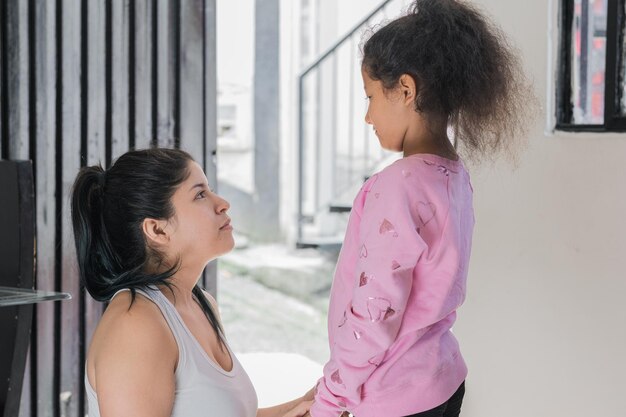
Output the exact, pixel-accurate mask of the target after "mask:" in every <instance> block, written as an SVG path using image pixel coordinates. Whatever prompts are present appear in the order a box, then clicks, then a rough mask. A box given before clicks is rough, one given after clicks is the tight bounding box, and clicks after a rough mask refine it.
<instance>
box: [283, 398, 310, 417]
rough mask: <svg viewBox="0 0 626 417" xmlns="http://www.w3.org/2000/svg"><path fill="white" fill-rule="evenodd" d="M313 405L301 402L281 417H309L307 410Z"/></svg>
mask: <svg viewBox="0 0 626 417" xmlns="http://www.w3.org/2000/svg"><path fill="white" fill-rule="evenodd" d="M311 405H313V401H302V402H301V403H299V404H298V405H296V406H295V407H294V408H292V409H291V410H289V411H288V412H286V413H285V414H283V417H304V416H310V414H309V409H310V408H311Z"/></svg>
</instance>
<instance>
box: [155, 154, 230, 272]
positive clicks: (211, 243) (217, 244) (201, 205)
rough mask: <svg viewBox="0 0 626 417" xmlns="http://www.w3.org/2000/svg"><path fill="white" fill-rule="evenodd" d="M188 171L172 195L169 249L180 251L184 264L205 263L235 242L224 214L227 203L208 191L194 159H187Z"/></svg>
mask: <svg viewBox="0 0 626 417" xmlns="http://www.w3.org/2000/svg"><path fill="white" fill-rule="evenodd" d="M189 173H190V174H189V177H188V178H187V179H186V180H185V181H184V182H183V183H181V184H180V186H179V187H178V189H177V190H176V192H175V193H174V195H173V196H172V204H173V205H174V210H175V214H174V216H173V218H172V219H170V220H169V221H168V226H167V227H168V228H170V227H171V228H172V229H171V230H170V232H171V238H170V243H169V246H170V253H176V254H179V255H180V256H181V259H182V261H183V264H186V265H202V266H204V265H205V264H206V263H207V262H209V261H210V260H212V259H215V258H217V257H218V256H220V255H223V254H225V253H227V252H229V251H230V250H231V249H232V248H233V246H234V240H233V227H232V226H231V225H230V218H229V217H228V215H227V214H226V211H227V210H228V209H229V208H230V204H229V203H228V202H227V201H226V200H224V199H223V198H221V197H220V196H218V195H217V194H215V193H214V192H213V191H211V189H210V188H209V185H208V181H207V178H206V175H204V172H203V171H202V168H201V167H200V165H198V164H197V163H196V162H193V161H190V162H189Z"/></svg>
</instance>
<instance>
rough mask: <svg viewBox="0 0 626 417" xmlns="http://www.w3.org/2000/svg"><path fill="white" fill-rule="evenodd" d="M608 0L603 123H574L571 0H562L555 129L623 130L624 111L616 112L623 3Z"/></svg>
mask: <svg viewBox="0 0 626 417" xmlns="http://www.w3.org/2000/svg"><path fill="white" fill-rule="evenodd" d="M625 2H626V0H607V13H606V15H607V26H606V54H605V56H606V62H605V73H604V83H605V84H604V124H575V123H572V119H573V105H572V99H571V97H572V85H571V74H572V71H571V51H572V48H571V46H572V43H571V42H572V25H573V20H574V19H573V16H574V1H573V0H561V13H560V23H561V24H560V31H559V34H560V42H559V63H558V69H559V72H558V81H559V82H558V84H557V89H556V102H557V106H556V126H555V129H556V130H561V131H570V132H626V115H621V114H619V110H620V105H619V103H620V100H621V98H622V91H621V89H620V86H622V85H623V83H624V80H623V79H621V75H620V72H621V71H620V69H621V67H622V59H623V52H624V51H621V50H620V49H621V47H622V45H623V37H624V23H625V18H624V14H625V13H624V3H625Z"/></svg>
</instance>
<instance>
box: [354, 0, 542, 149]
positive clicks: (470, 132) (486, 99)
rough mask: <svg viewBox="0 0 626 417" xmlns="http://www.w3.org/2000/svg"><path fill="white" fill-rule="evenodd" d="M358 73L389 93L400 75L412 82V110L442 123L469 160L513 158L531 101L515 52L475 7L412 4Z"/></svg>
mask: <svg viewBox="0 0 626 417" xmlns="http://www.w3.org/2000/svg"><path fill="white" fill-rule="evenodd" d="M362 53H363V62H362V65H363V68H364V70H365V71H366V72H367V74H368V75H369V76H370V78H372V79H373V80H377V81H381V82H382V84H383V87H384V88H385V89H386V90H393V89H395V88H396V87H397V84H398V80H399V78H400V76H401V75H402V74H408V75H410V76H411V77H413V79H414V80H415V83H416V86H417V92H418V93H417V97H416V98H415V110H416V111H418V112H421V113H425V114H426V115H432V116H441V117H447V120H448V123H449V124H450V125H451V126H452V127H453V128H454V137H455V141H456V142H457V143H460V144H461V146H462V149H461V150H462V151H463V153H464V154H465V155H466V156H467V157H468V158H470V159H474V160H478V159H480V158H481V157H483V156H490V155H493V154H497V153H498V152H500V151H511V150H514V148H513V146H512V143H513V141H512V139H516V138H521V137H522V136H523V135H524V134H525V133H526V131H527V122H528V116H529V115H530V114H531V113H533V112H534V111H535V108H534V106H535V99H534V95H533V92H532V90H531V88H530V87H529V85H530V84H529V83H528V81H527V79H526V77H525V76H524V73H523V71H522V67H521V65H520V61H519V59H518V57H517V55H516V53H515V49H514V48H513V47H512V46H511V45H510V44H509V42H508V41H507V39H506V36H505V35H504V33H503V32H502V31H501V30H500V29H499V28H498V27H497V26H495V25H494V24H493V23H491V22H490V21H489V20H488V19H487V18H485V16H484V15H483V14H482V13H481V12H480V11H479V10H478V9H477V8H476V7H474V6H471V5H469V4H467V3H465V2H463V1H458V0H417V1H415V3H414V4H413V5H412V7H411V8H410V10H409V12H408V14H407V15H405V16H403V17H400V18H398V19H396V20H393V21H391V22H390V23H388V24H386V25H385V26H383V27H382V28H380V29H378V30H377V31H376V32H375V33H374V34H373V35H371V37H369V39H367V40H366V41H365V43H364V45H363V47H362Z"/></svg>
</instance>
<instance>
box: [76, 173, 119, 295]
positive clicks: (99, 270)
mask: <svg viewBox="0 0 626 417" xmlns="http://www.w3.org/2000/svg"><path fill="white" fill-rule="evenodd" d="M105 183H106V173H105V171H104V170H103V169H102V167H101V166H99V165H98V166H91V167H85V168H83V169H81V170H80V172H79V173H78V176H77V177H76V181H75V183H74V189H73V192H72V224H73V226H74V241H75V244H76V256H77V258H78V269H79V271H80V277H81V282H82V284H83V285H84V286H85V288H86V289H87V291H89V294H91V296H92V297H93V298H95V299H96V300H99V301H104V300H107V299H109V298H110V297H111V296H112V294H109V293H110V292H111V288H112V287H114V285H113V286H112V285H111V284H114V282H115V277H116V276H117V275H119V273H120V271H121V265H120V261H119V257H118V256H117V255H116V253H115V250H114V249H113V248H112V246H111V242H110V241H109V238H108V235H107V232H106V226H105V225H104V219H103V211H104V209H105V208H104V188H105Z"/></svg>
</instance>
